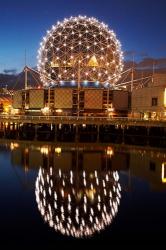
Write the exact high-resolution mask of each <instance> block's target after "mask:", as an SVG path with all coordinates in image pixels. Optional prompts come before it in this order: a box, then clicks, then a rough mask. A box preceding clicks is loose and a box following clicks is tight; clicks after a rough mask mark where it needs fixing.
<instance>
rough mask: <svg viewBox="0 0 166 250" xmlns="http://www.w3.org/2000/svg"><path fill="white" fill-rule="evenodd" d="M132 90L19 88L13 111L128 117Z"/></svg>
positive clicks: (39, 113)
mask: <svg viewBox="0 0 166 250" xmlns="http://www.w3.org/2000/svg"><path fill="white" fill-rule="evenodd" d="M129 96H130V95H129V92H128V91H123V90H108V89H104V88H80V89H78V88H72V87H56V88H47V89H43V88H42V89H27V90H18V91H16V92H15V93H14V95H13V110H14V111H15V112H17V113H25V114H33V115H34V114H38V115H41V114H45V115H47V114H49V115H55V116H56V115H61V116H64V115H65V116H66V115H67V116H70V115H72V116H73V115H79V116H127V114H128V109H129Z"/></svg>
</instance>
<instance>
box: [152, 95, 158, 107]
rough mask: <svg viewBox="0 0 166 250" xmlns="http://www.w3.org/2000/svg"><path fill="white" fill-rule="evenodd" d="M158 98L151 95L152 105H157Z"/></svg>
mask: <svg viewBox="0 0 166 250" xmlns="http://www.w3.org/2000/svg"><path fill="white" fill-rule="evenodd" d="M157 102H158V98H157V97H152V106H157Z"/></svg>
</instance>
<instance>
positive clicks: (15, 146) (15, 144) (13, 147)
mask: <svg viewBox="0 0 166 250" xmlns="http://www.w3.org/2000/svg"><path fill="white" fill-rule="evenodd" d="M18 147H19V144H18V143H14V142H11V143H10V149H11V150H14V149H15V148H18Z"/></svg>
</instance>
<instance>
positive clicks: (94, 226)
mask: <svg viewBox="0 0 166 250" xmlns="http://www.w3.org/2000/svg"><path fill="white" fill-rule="evenodd" d="M92 175H93V176H94V178H93V179H92ZM71 180H72V181H71ZM96 180H98V185H97V183H96ZM118 180H119V175H118V173H117V171H114V172H111V171H107V172H101V173H99V172H97V171H94V172H93V173H91V174H89V173H87V172H85V171H83V172H82V171H80V172H77V173H75V172H73V171H70V172H63V171H62V170H61V169H59V170H56V169H53V168H52V167H51V168H50V169H49V170H44V169H41V168H40V170H39V173H38V177H37V180H36V190H35V193H36V201H37V204H38V209H39V211H40V213H41V215H42V217H43V219H44V220H45V221H46V222H47V223H48V224H49V226H50V227H53V228H54V229H55V230H56V231H59V232H61V233H62V234H65V235H71V236H73V237H85V236H90V235H93V234H94V233H95V232H96V231H101V230H102V229H104V228H105V227H106V226H108V225H110V224H111V222H112V220H113V218H114V217H115V215H116V214H117V212H118V206H119V204H120V198H121V194H120V192H121V187H120V184H119V182H118ZM85 182H86V185H85ZM64 183H65V186H64Z"/></svg>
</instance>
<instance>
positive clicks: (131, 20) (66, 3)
mask: <svg viewBox="0 0 166 250" xmlns="http://www.w3.org/2000/svg"><path fill="white" fill-rule="evenodd" d="M79 14H82V15H87V16H94V17H96V18H97V19H99V20H101V21H103V22H105V23H107V24H108V25H109V26H110V28H111V29H113V30H114V31H115V33H116V34H117V36H118V38H119V40H120V41H121V43H122V49H123V50H124V51H128V55H130V51H134V52H135V58H136V60H142V59H143V58H144V57H153V58H165V57H166V1H165V0H47V1H46V0H33V1H32V0H28V1H26V2H25V1H20V0H14V1H13V0H1V2H0V32H1V33H0V72H3V71H4V70H5V69H7V70H10V69H17V71H20V70H21V69H22V68H23V67H24V62H25V59H24V58H25V57H24V54H25V48H26V51H27V63H28V64H29V65H30V66H32V67H33V66H35V65H36V55H37V50H38V48H39V43H40V41H41V39H42V37H43V36H44V35H45V33H46V30H47V29H50V28H51V26H52V24H54V23H56V22H57V21H58V20H59V21H60V20H63V19H64V18H65V17H70V16H71V15H72V16H77V15H79ZM128 58H129V56H128V57H126V59H128Z"/></svg>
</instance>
